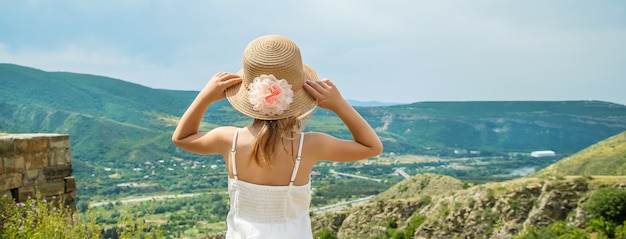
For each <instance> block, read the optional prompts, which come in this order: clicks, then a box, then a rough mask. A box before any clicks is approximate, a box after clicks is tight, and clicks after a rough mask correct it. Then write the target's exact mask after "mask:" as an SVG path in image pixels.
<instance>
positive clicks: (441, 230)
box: [313, 176, 626, 238]
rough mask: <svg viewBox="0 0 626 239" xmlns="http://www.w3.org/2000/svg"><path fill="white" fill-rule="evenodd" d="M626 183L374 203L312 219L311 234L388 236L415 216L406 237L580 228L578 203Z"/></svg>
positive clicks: (523, 187) (505, 188) (483, 188)
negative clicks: (419, 219)
mask: <svg viewBox="0 0 626 239" xmlns="http://www.w3.org/2000/svg"><path fill="white" fill-rule="evenodd" d="M415 177H419V176H415ZM407 180H408V179H407ZM416 181H420V180H416ZM624 182H626V177H611V178H610V180H606V179H604V178H603V177H594V178H583V177H569V178H561V179H538V178H522V179H518V180H513V181H507V182H504V183H490V184H484V185H478V186H474V187H470V188H468V189H461V190H454V191H450V192H448V193H441V194H439V195H429V197H422V198H421V199H416V197H411V199H387V200H379V201H374V202H370V203H367V204H363V205H360V206H357V207H354V208H352V209H348V210H346V211H342V212H335V213H326V214H322V215H316V216H315V217H314V218H313V225H314V230H317V229H320V228H327V229H328V230H329V231H331V232H334V233H336V235H337V236H338V238H376V237H380V236H381V235H382V234H385V233H387V235H389V234H388V232H389V231H390V229H392V228H393V229H394V230H398V231H402V230H406V228H407V226H408V223H409V221H410V219H411V218H412V217H415V216H423V217H425V218H426V220H425V221H424V222H423V223H422V224H421V225H419V226H418V227H417V228H415V230H414V231H415V232H414V233H413V235H406V234H405V235H404V236H405V238H492V237H494V236H497V237H498V238H511V237H512V236H514V235H517V234H518V233H520V232H522V231H523V230H524V229H525V228H527V227H529V226H532V227H543V226H547V225H549V224H551V223H553V222H555V221H564V222H567V223H568V224H570V225H573V226H576V227H579V228H584V227H585V226H586V220H588V218H589V216H588V215H587V213H586V212H585V211H584V210H583V209H582V205H583V204H584V202H586V200H587V199H588V198H589V196H590V195H591V194H592V193H593V191H594V190H596V189H597V188H599V187H605V186H613V187H619V186H620V185H624ZM426 198H428V199H429V200H425V199H426ZM330 222H332V226H331V224H329V223H330ZM406 232H409V231H408V230H407V231H405V233H406ZM411 232H412V231H411Z"/></svg>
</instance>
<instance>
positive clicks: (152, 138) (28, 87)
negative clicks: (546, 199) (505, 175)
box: [0, 64, 626, 163]
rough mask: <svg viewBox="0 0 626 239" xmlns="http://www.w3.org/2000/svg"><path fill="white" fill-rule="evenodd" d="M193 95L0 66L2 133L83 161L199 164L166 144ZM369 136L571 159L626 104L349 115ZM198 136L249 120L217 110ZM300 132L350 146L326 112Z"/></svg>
mask: <svg viewBox="0 0 626 239" xmlns="http://www.w3.org/2000/svg"><path fill="white" fill-rule="evenodd" d="M196 94H197V92H194V91H172V90H159V89H152V88H148V87H145V86H141V85H137V84H133V83H129V82H125V81H122V80H118V79H113V78H109V77H103V76H95V75H89V74H76V73H68V72H45V71H41V70H37V69H33V68H28V67H23V66H18V65H12V64H0V95H2V99H1V100H0V131H4V132H9V133H22V132H28V133H31V132H32V133H36V132H51V133H68V134H70V135H71V142H72V152H73V153H74V155H73V156H74V157H75V158H77V159H79V160H84V161H90V162H119V161H129V162H135V163H136V162H145V161H150V160H154V159H156V158H159V159H168V158H173V157H177V158H188V159H189V158H199V156H197V155H193V154H189V153H185V152H182V151H181V150H178V149H176V148H175V147H174V146H173V145H172V144H171V142H170V137H171V133H172V131H173V130H174V127H175V125H176V123H177V122H178V117H180V115H182V113H183V112H184V110H185V109H186V107H187V106H188V105H189V104H190V103H191V101H192V100H193V98H194V97H195V95H196ZM356 108H357V110H358V111H359V112H360V113H361V114H362V115H363V116H364V117H365V119H366V120H367V121H368V122H369V123H370V124H371V125H373V127H375V128H376V129H377V132H378V134H379V135H380V137H381V138H382V140H383V143H384V146H385V152H394V153H402V154H429V155H438V156H454V150H455V149H464V150H468V151H469V150H471V151H475V152H479V153H480V154H481V155H492V154H505V153H506V152H524V153H528V152H531V151H534V150H543V149H551V150H554V151H556V152H557V154H559V155H567V154H571V153H574V152H577V151H579V150H581V149H583V148H585V147H588V146H589V145H591V144H594V143H596V142H597V141H600V140H602V139H605V138H607V137H609V136H612V135H615V134H617V133H619V132H622V131H624V130H626V106H624V105H619V104H613V103H608V102H598V101H553V102H539V101H538V102H420V103H413V104H407V105H394V106H380V107H356ZM204 122H207V123H206V124H204V125H203V129H210V128H212V127H215V126H216V125H223V124H234V125H238V126H244V125H246V124H248V123H249V122H250V119H248V118H246V117H244V116H243V115H242V114H240V113H238V112H237V111H235V110H234V109H233V108H232V107H231V106H230V105H229V104H228V102H227V101H225V100H224V101H220V102H216V103H215V104H214V105H212V106H211V107H210V108H209V110H208V113H207V114H206V115H205V118H204ZM307 130H313V131H322V132H325V133H329V134H333V135H337V136H338V137H343V138H350V137H351V136H350V134H349V131H348V130H347V129H346V128H345V126H344V125H343V124H342V122H341V121H340V120H339V119H338V117H336V116H335V115H334V114H332V113H331V112H330V111H327V110H323V109H318V110H317V111H316V113H315V115H314V116H313V117H312V119H311V120H309V121H308V122H307Z"/></svg>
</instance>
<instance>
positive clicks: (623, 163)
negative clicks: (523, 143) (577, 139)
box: [532, 131, 626, 177]
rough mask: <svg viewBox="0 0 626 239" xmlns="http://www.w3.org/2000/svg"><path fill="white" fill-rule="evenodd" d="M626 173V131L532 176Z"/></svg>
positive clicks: (614, 174) (615, 174)
mask: <svg viewBox="0 0 626 239" xmlns="http://www.w3.org/2000/svg"><path fill="white" fill-rule="evenodd" d="M581 175H589V176H591V175H605V176H611V175H612V176H623V175H626V131H624V132H622V133H620V134H617V135H615V136H613V137H610V138H608V139H606V140H603V141H600V142H598V143H597V144H594V145H591V146H589V147H588V148H586V149H584V150H582V151H580V152H578V153H576V154H574V155H572V156H570V157H567V158H565V159H562V160H560V161H558V162H557V163H555V164H552V165H550V166H548V167H546V168H544V169H542V170H541V171H538V172H536V173H534V174H533V175H532V176H535V177H539V176H581Z"/></svg>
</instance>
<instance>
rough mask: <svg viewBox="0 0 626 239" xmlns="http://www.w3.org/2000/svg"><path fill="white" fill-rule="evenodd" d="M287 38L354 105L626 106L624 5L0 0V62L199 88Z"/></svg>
mask: <svg viewBox="0 0 626 239" xmlns="http://www.w3.org/2000/svg"><path fill="white" fill-rule="evenodd" d="M267 34H280V35H284V36H287V37H289V38H291V39H292V40H293V41H294V42H296V44H298V46H299V47H300V50H301V53H302V58H303V61H304V63H306V64H308V65H310V66H312V67H313V68H314V69H315V70H316V71H317V73H318V75H319V76H320V77H322V78H329V79H331V80H332V81H333V82H334V83H335V84H336V85H337V87H338V88H339V90H340V91H341V93H342V95H343V96H344V98H347V99H351V100H358V101H379V102H392V103H411V102H422V101H500V100H601V101H608V102H613V103H618V104H622V105H626V1H623V0H597V1H588V0H551V1H545V0H505V1H502V0H473V1H466V0H458V1H453V0H437V1H434V0H433V1H421V0H397V1H396V0H380V1H378V0H301V1H290V0H275V1H252V0H250V1H243V0H229V1H217V0H216V1H211V0H207V1H199V0H186V1H174V0H171V1H165V0H163V1H159V0H152V1H150V0H107V1H95V0H55V1H48V0H21V1H12V0H0V63H13V64H18V65H23V66H28V67H34V68H38V69H41V70H45V71H66V72H76V73H87V74H94V75H102V76H108V77H112V78H117V79H121V80H124V81H129V82H134V83H138V84H141V85H144V86H148V87H152V88H160V89H175V90H194V91H199V90H201V89H202V87H203V86H204V85H205V84H206V83H207V81H208V80H209V79H210V78H211V76H213V75H214V74H215V73H216V72H218V71H230V72H236V71H237V70H239V68H241V55H242V53H243V50H244V48H245V47H246V45H247V44H248V43H249V42H250V41H251V40H253V39H255V38H257V37H259V36H262V35H267Z"/></svg>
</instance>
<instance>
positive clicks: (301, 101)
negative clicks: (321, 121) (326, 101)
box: [226, 64, 319, 120]
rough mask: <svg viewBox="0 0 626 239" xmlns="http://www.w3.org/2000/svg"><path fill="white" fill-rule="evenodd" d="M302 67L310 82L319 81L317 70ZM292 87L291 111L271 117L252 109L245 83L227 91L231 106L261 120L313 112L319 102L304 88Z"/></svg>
mask: <svg viewBox="0 0 626 239" xmlns="http://www.w3.org/2000/svg"><path fill="white" fill-rule="evenodd" d="M302 65H303V68H304V69H303V70H304V74H305V76H306V77H307V78H308V80H313V81H319V78H318V76H317V73H315V70H313V68H311V67H309V66H308V65H306V64H302ZM242 74H243V69H241V70H239V71H238V72H237V75H240V76H242V77H245V76H243V75H242ZM270 74H271V73H270ZM254 77H257V76H254ZM303 83H304V82H303ZM292 87H294V95H293V101H292V103H291V105H290V106H289V109H287V110H285V111H284V112H283V114H280V115H273V116H269V115H266V114H262V113H260V112H259V111H256V110H254V109H253V108H252V104H251V103H250V101H249V100H248V89H246V87H243V83H242V84H237V85H235V86H232V87H230V88H228V89H226V98H227V99H228V102H230V104H231V105H232V106H233V107H234V108H235V109H236V110H238V111H239V112H241V113H242V114H244V115H247V116H249V117H252V118H255V119H261V120H278V119H284V118H288V117H292V116H300V115H301V114H304V113H306V112H308V111H312V110H313V109H314V108H315V107H316V106H317V100H316V99H315V98H314V97H313V96H311V95H310V94H309V93H308V92H306V90H305V89H304V88H303V86H292Z"/></svg>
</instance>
